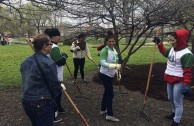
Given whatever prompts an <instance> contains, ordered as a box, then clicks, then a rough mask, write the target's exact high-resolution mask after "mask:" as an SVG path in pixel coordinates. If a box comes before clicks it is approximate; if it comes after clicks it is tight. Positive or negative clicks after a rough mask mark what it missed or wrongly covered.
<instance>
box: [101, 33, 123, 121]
mask: <svg viewBox="0 0 194 126" xmlns="http://www.w3.org/2000/svg"><path fill="white" fill-rule="evenodd" d="M104 41H105V43H106V47H104V48H103V49H102V50H101V52H100V65H101V67H100V73H99V77H100V79H101V80H102V83H103V85H104V94H103V97H102V101H101V110H100V115H104V114H107V115H106V120H110V121H113V122H118V121H120V120H119V119H117V118H116V117H114V116H113V110H112V102H113V96H114V92H113V79H114V76H115V74H116V73H118V72H117V71H118V70H120V68H121V64H118V53H117V51H116V50H115V48H114V45H115V38H114V35H113V33H112V32H111V31H109V32H108V33H107V36H106V38H105V40H104Z"/></svg>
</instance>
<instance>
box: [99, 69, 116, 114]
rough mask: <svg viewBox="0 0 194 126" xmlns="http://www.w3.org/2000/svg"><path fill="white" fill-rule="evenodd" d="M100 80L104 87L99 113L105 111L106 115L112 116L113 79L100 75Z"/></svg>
mask: <svg viewBox="0 0 194 126" xmlns="http://www.w3.org/2000/svg"><path fill="white" fill-rule="evenodd" d="M99 76H100V79H101V80H102V83H103V85H104V94H103V97H102V102H101V111H105V110H107V115H109V116H113V110H112V101H113V96H114V93H113V77H109V76H107V75H105V74H102V73H100V75H99Z"/></svg>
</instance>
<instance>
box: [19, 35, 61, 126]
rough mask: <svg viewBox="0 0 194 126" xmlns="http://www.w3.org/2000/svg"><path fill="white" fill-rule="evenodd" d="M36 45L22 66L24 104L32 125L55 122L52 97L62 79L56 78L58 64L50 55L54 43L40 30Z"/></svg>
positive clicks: (51, 125)
mask: <svg viewBox="0 0 194 126" xmlns="http://www.w3.org/2000/svg"><path fill="white" fill-rule="evenodd" d="M33 47H34V49H35V53H34V55H32V56H30V57H28V58H27V59H25V60H24V61H23V62H22V64H21V66H20V71H21V76H22V105H23V108H24V111H25V112H26V114H27V116H28V117H29V119H30V120H31V123H32V126H53V120H54V116H53V115H54V102H53V99H55V97H56V96H58V95H59V94H60V93H61V86H60V85H61V82H60V81H58V78H57V69H56V65H55V64H54V62H53V61H52V60H51V59H50V58H49V57H47V54H49V53H51V47H52V43H51V40H50V38H49V37H48V36H46V35H43V34H38V35H36V36H35V37H34V41H33ZM38 64H39V66H40V67H39V66H38ZM41 70H42V71H41Z"/></svg>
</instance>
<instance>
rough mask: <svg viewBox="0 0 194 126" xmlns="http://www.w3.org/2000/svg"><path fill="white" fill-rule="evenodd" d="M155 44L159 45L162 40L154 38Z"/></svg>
mask: <svg viewBox="0 0 194 126" xmlns="http://www.w3.org/2000/svg"><path fill="white" fill-rule="evenodd" d="M152 41H153V42H154V43H155V44H157V45H158V44H159V43H160V42H161V41H160V38H159V37H157V36H154V38H153V40H152Z"/></svg>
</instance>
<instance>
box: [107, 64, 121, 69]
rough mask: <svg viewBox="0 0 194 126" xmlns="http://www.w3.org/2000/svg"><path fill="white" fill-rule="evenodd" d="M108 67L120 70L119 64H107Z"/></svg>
mask: <svg viewBox="0 0 194 126" xmlns="http://www.w3.org/2000/svg"><path fill="white" fill-rule="evenodd" d="M108 68H109V69H116V70H120V69H121V64H109V66H108Z"/></svg>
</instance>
